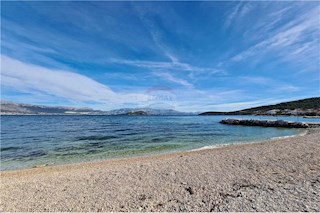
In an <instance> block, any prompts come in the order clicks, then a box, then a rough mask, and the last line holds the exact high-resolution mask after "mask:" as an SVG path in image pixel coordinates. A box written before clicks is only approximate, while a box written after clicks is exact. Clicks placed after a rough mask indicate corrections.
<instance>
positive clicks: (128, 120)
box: [1, 116, 315, 170]
mask: <svg viewBox="0 0 320 213" xmlns="http://www.w3.org/2000/svg"><path fill="white" fill-rule="evenodd" d="M225 117H228V116H1V170H9V169H18V168H30V167H34V166H37V165H44V164H48V165H52V164H64V163H72V162H83V161H91V160H101V159H110V158H118V157H129V156H141V155H148V154H156V153H163V152H166V153H167V152H176V151H184V150H193V149H198V148H202V147H207V146H216V145H225V144H234V143H247V142H251V141H259V140H265V139H270V138H274V137H283V136H291V135H295V134H299V133H302V132H303V131H304V130H299V129H286V128H263V127H245V126H229V125H222V124H219V123H218V122H219V121H220V120H221V119H223V118H225ZM229 117H230V116H229ZM232 117H239V116H232ZM240 117H242V118H248V116H240ZM254 118H255V119H257V118H259V117H254ZM260 118H261V119H263V118H265V117H260ZM281 119H285V120H297V118H294V117H281ZM299 120H300V121H301V120H303V119H302V118H299ZM304 120H305V119H304ZM310 120H311V119H310ZM312 121H315V120H312Z"/></svg>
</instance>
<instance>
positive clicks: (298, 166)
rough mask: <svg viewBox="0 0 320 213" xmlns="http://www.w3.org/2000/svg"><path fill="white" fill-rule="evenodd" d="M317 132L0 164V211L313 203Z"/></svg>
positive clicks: (319, 176)
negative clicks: (70, 160)
mask: <svg viewBox="0 0 320 213" xmlns="http://www.w3.org/2000/svg"><path fill="white" fill-rule="evenodd" d="M319 153H320V133H319V129H310V130H308V133H307V134H306V135H303V136H295V137H290V138H283V139H276V140H272V141H266V142H261V143H252V144H242V145H231V146H225V147H220V148H214V149H206V150H199V151H192V152H179V153H171V154H162V155H156V156H147V157H134V158H127V159H120V160H107V161H99V162H88V163H78V164H69V165H61V166H49V167H43V168H33V169H22V170H13V171H1V172H0V174H1V193H0V210H1V211H41V212H42V211H59V212H60V211H78V212H80V211H208V212H209V211H315V212H316V211H320V154H319Z"/></svg>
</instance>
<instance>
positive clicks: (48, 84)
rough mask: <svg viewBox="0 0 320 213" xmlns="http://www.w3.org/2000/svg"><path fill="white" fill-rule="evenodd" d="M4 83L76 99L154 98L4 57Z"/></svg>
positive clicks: (117, 102) (121, 100) (117, 101)
mask: <svg viewBox="0 0 320 213" xmlns="http://www.w3.org/2000/svg"><path fill="white" fill-rule="evenodd" d="M1 62H2V64H1V83H2V85H3V86H6V87H9V88H14V89H16V90H18V91H21V92H25V93H31V94H32V93H34V94H39V93H42V94H45V95H51V96H55V97H62V98H65V99H68V100H74V101H80V102H85V101H93V102H98V103H105V104H108V105H110V103H111V104H115V105H121V104H123V103H125V102H136V103H139V102H140V103H144V102H147V101H148V100H149V99H150V98H151V97H149V96H148V95H146V94H139V93H125V94H123V93H116V92H114V91H113V90H112V89H111V88H109V87H108V86H106V85H104V84H101V83H99V82H97V81H95V80H93V79H91V78H88V77H86V76H84V75H81V74H77V73H74V72H69V71H64V70H52V69H48V68H44V67H41V66H36V65H32V64H26V63H24V62H21V61H18V60H15V59H12V58H10V57H7V56H4V55H2V56H1Z"/></svg>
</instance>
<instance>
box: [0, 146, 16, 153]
mask: <svg viewBox="0 0 320 213" xmlns="http://www.w3.org/2000/svg"><path fill="white" fill-rule="evenodd" d="M18 149H21V148H20V147H16V146H8V147H1V149H0V150H1V152H3V151H11V150H18Z"/></svg>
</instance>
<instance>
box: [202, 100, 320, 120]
mask: <svg viewBox="0 0 320 213" xmlns="http://www.w3.org/2000/svg"><path fill="white" fill-rule="evenodd" d="M199 115H288V116H297V115H299V116H320V97H316V98H307V99H302V100H297V101H289V102H283V103H279V104H274V105H267V106H260V107H254V108H249V109H243V110H238V111H233V112H204V113H200V114H199Z"/></svg>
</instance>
